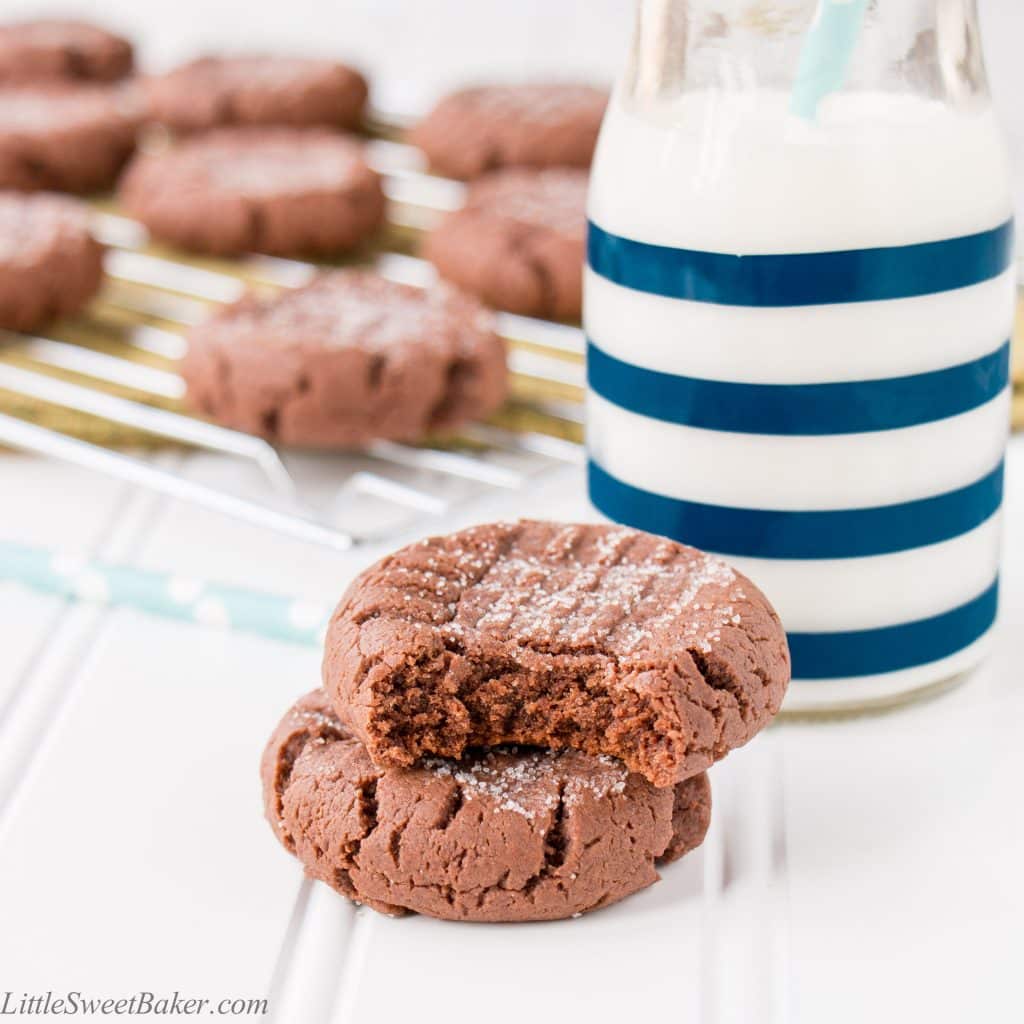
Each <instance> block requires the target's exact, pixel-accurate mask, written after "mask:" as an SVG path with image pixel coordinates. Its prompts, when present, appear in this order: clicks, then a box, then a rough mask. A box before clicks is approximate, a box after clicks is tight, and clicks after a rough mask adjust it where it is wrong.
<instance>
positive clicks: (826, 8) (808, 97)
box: [789, 0, 868, 121]
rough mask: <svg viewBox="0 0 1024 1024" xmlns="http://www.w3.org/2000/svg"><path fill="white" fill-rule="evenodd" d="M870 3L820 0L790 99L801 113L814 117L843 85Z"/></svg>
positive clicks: (804, 115) (791, 103)
mask: <svg viewBox="0 0 1024 1024" xmlns="http://www.w3.org/2000/svg"><path fill="white" fill-rule="evenodd" d="M867 6H868V0H820V3H819V5H818V12H817V14H816V15H815V18H814V24H813V25H812V26H811V29H810V31H809V32H808V33H807V38H806V39H805V40H804V48H803V52H802V53H801V54H800V68H799V70H798V71H797V76H796V84H795V85H794V86H793V95H792V97H791V99H790V106H789V109H790V110H791V111H792V112H793V113H794V114H796V115H797V117H802V118H805V119H806V120H808V121H813V120H814V119H815V117H816V116H817V113H818V104H819V103H820V102H821V101H822V100H823V99H824V98H825V97H826V96H827V95H828V94H829V93H831V92H836V91H837V90H839V89H841V88H842V87H843V83H844V82H845V81H846V74H847V72H848V71H849V69H850V61H851V59H852V58H853V51H854V50H855V49H856V47H857V40H858V38H859V37H860V31H861V28H862V27H863V25H864V14H865V11H866V10H867Z"/></svg>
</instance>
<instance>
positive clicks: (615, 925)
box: [332, 851, 703, 1024]
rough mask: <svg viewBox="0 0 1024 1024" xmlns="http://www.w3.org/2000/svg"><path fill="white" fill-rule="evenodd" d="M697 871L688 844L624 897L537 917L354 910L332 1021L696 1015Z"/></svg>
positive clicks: (699, 859)
mask: <svg viewBox="0 0 1024 1024" xmlns="http://www.w3.org/2000/svg"><path fill="white" fill-rule="evenodd" d="M702 874H703V855H702V853H701V852H699V851H698V852H696V853H694V854H693V855H691V856H690V857H687V858H685V859H684V860H683V861H681V862H679V863H677V864H675V865H671V866H669V867H667V868H666V869H665V870H664V872H663V878H662V881H661V882H660V883H658V884H657V885H655V886H653V887H652V888H650V889H647V890H645V891H644V892H642V893H640V894H638V895H637V896H635V897H633V898H632V899H630V900H627V901H625V902H623V903H620V904H616V905H615V906H613V907H609V908H608V909H606V910H603V911H599V912H597V913H594V914H591V915H588V916H585V917H583V918H579V919H577V920H568V921H560V922H551V923H547V924H518V925H506V926H487V925H467V924H452V923H448V922H440V921H434V920H432V919H430V918H426V917H408V918H400V919H390V918H387V917H384V916H382V915H380V914H376V913H374V912H373V911H371V910H368V909H366V908H363V909H361V910H360V911H359V912H358V915H357V924H356V931H355V934H354V936H353V938H352V940H351V950H350V952H349V956H350V957H353V958H358V959H357V960H356V962H355V967H354V969H352V970H350V971H348V972H346V974H345V976H344V978H343V983H342V992H341V994H340V999H339V1003H338V1005H337V1007H336V1010H335V1015H334V1017H333V1018H332V1020H333V1021H334V1022H335V1024H353V1022H358V1024H378V1022H379V1024H384V1022H390V1021H393V1020H400V1019H403V1018H406V1017H408V1018H409V1019H415V1020H417V1021H419V1022H422V1024H434V1022H437V1024H440V1022H450V1021H451V1020H452V1019H453V1014H455V1013H456V1012H458V1013H461V1014H467V1015H476V1014H479V1015H486V1018H487V1020H488V1022H490V1024H506V1022H508V1024H511V1022H520V1021H522V1020H523V1019H524V1017H525V1016H529V1017H534V1018H535V1019H538V1020H559V1019H564V1020H583V1019H587V1018H590V1019H592V1020H600V1021H611V1020H628V1019H633V1018H636V1019H642V1018H643V1017H644V1015H645V1014H646V1013H648V1012H649V1011H653V1010H655V1009H657V1010H658V1012H659V1013H664V1011H665V1009H666V1008H667V1007H671V1009H672V1014H673V1016H672V1019H673V1020H676V1021H696V1020H699V1019H700V1018H699V1016H698V1014H699V997H700V965H701V923H702V913H701V888H702ZM399 973H400V977H401V984H395V978H396V977H397V976H399ZM383 992H386V993H387V997H386V998H385V999H382V998H381V993H383ZM456 1004H457V1007H458V1011H456V1009H455V1006H456Z"/></svg>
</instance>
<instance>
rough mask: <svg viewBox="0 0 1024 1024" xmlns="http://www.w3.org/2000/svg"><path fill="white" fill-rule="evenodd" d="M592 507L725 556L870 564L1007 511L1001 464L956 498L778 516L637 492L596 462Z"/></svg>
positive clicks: (592, 475) (591, 474) (946, 537)
mask: <svg viewBox="0 0 1024 1024" xmlns="http://www.w3.org/2000/svg"><path fill="white" fill-rule="evenodd" d="M588 477H589V486H590V500H591V501H592V502H593V504H594V505H595V506H596V507H597V508H598V509H599V510H600V511H601V512H603V513H604V514H605V515H606V516H608V518H609V519H613V520H615V521H617V522H620V523H628V524H629V525H630V526H635V527H637V528H638V529H641V530H647V531H648V532H649V533H657V534H660V535H662V536H664V537H671V538H672V539H673V540H678V541H682V542H684V543H686V544H692V545H693V546H694V547H698V548H704V549H705V550H707V551H714V552H715V553H717V554H722V555H736V556H748V557H752V558H790V559H809V558H865V557H868V556H871V555H885V554H891V553H893V552H895V551H907V550H909V549H911V548H918V547H924V546H925V545H928V544H938V543H940V542H941V541H946V540H951V539H952V538H953V537H959V536H960V535H961V534H964V533H967V532H968V531H969V530H973V529H975V527H978V526H980V525H981V524H982V523H984V522H985V521H986V520H987V519H989V518H990V517H991V516H992V515H993V514H994V513H995V512H996V511H997V510H998V509H999V506H1000V505H1001V504H1002V500H1003V466H1002V463H1000V465H999V466H998V467H996V469H994V470H993V471H992V472H991V473H988V474H986V475H985V476H984V477H982V478H981V479H980V480H978V481H976V482H975V483H972V484H970V485H969V486H967V487H962V488H960V489H959V490H956V491H950V492H948V493H946V494H940V495H937V496H935V497H931V498H923V499H920V500H917V501H908V502H905V503H903V504H899V505H884V506H880V507H876V508H863V509H840V510H834V511H832V510H829V511H816V512H807V511H777V510H770V509H747V508H732V507H730V506H725V505H706V504H702V503H700V502H696V501H684V500H682V499H680V498H669V497H665V496H664V495H660V494H654V493H652V492H650V491H645V490H642V489H641V488H639V487H633V486H632V485H630V484H627V483H624V482H623V481H621V480H619V479H617V478H616V477H614V476H612V475H611V474H610V473H608V472H606V471H605V470H604V469H602V468H601V467H600V466H599V465H598V464H597V463H596V462H594V461H593V460H592V459H591V460H590V461H589V463H588Z"/></svg>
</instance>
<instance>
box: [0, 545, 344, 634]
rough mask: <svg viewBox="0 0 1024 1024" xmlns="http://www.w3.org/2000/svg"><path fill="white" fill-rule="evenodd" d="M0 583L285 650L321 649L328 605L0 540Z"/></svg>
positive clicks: (329, 607)
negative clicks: (257, 639)
mask: <svg viewBox="0 0 1024 1024" xmlns="http://www.w3.org/2000/svg"><path fill="white" fill-rule="evenodd" d="M0 580H9V581H13V582H17V583H20V584H23V585H24V586H28V587H31V588H32V589H34V590H39V591H42V592H44V593H47V594H56V595H59V596H61V597H65V598H70V599H72V600H78V601H87V602H91V603H94V604H105V605H121V606H124V607H128V608H135V609H138V610H140V611H145V612H149V613H150V614H153V615H159V616H162V617H164V618H169V619H178V620H180V621H183V622H192V623H195V624H196V625H200V626H210V627H215V628H219V629H237V630H243V631H246V632H250V633H258V634H260V635H261V636H267V637H272V638H273V639H275V640H285V641H288V642H289V643H297V644H304V645H316V644H321V643H322V642H323V636H324V631H325V630H326V627H327V622H328V619H329V618H330V614H331V611H332V606H331V604H330V603H329V602H321V601H305V600H301V599H298V598H294V597H284V596H281V595H278V594H268V593H263V592H261V591H257V590H249V589H246V588H242V587H231V586H226V585H224V584H219V583H211V582H209V581H207V580H198V579H193V578H191V577H185V576H180V575H177V574H174V573H165V572H152V571H149V570H145V569H137V568H133V567H129V566H123V565H113V564H110V563H103V562H97V561H94V560H91V559H87V558H83V557H81V556H80V555H77V554H72V553H65V552H60V551H53V550H49V549H47V548H39V547H31V546H28V545H25V544H18V543H15V542H10V541H0Z"/></svg>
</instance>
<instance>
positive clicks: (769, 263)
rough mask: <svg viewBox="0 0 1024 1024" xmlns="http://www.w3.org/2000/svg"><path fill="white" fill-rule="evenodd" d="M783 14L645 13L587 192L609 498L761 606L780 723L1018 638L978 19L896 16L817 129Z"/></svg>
mask: <svg viewBox="0 0 1024 1024" xmlns="http://www.w3.org/2000/svg"><path fill="white" fill-rule="evenodd" d="M825 2H837V0H825ZM767 6H769V7H770V6H771V5H767ZM747 8H750V9H751V10H750V11H748V10H747ZM765 8H766V5H765V4H764V3H759V4H752V3H746V2H742V0H734V2H731V3H728V2H722V0H720V2H707V3H703V2H695V0H643V2H642V3H641V6H640V15H639V21H638V31H637V37H636V42H635V47H634V54H633V59H632V61H631V63H630V65H629V67H628V68H627V71H626V74H625V76H624V78H623V81H622V82H621V83H620V85H619V88H618V89H617V91H616V94H615V96H614V98H613V100H612V103H611V105H610V107H609V111H608V114H607V117H606V121H605V125H604V129H603V131H602V135H601V141H600V144H599V146H598V151H597V155H596V159H595V164H594V168H593V173H592V181H591V194H590V205H589V217H590V222H591V223H590V231H589V240H588V268H587V277H586V292H585V308H584V326H585V329H586V332H587V336H588V381H589V394H588V403H589V405H588V449H589V458H590V464H589V472H590V494H591V500H592V501H593V503H594V505H595V506H596V507H597V508H598V509H599V510H600V511H601V512H603V513H604V514H605V515H607V516H609V517H610V518H612V519H615V520H618V521H621V522H626V523H629V524H631V525H634V526H638V527H641V528H643V529H647V530H651V531H653V532H656V533H661V534H666V535H668V536H672V537H675V538H677V539H679V540H682V541H685V542H687V543H690V544H693V545H695V546H697V547H701V548H704V549H706V550H709V551H713V552H716V553H719V554H721V555H723V556H724V557H725V558H727V559H728V560H729V561H730V562H732V563H733V564H735V565H736V566H737V567H738V568H740V569H741V570H742V571H743V572H745V573H747V574H748V575H749V576H750V577H751V578H753V579H754V580H755V582H757V583H758V584H759V585H760V586H761V587H762V588H763V589H764V590H765V592H766V593H767V594H768V596H769V597H770V598H771V599H772V601H773V602H774V604H775V605H776V607H777V608H778V610H779V612H780V614H781V616H782V619H783V622H784V624H785V625H786V628H787V630H788V632H789V636H790V644H791V648H792V653H793V662H794V684H793V686H792V688H791V692H790V696H789V698H788V699H787V709H789V710H798V709H814V708H832V707H840V706H860V705H865V704H871V703H876V702H888V701H891V700H893V699H896V698H898V697H899V696H901V695H904V694H907V693H911V692H915V691H918V690H924V689H928V688H931V687H933V686H935V685H936V684H939V683H941V682H943V681H945V680H948V679H950V678H952V677H955V676H957V675H958V674H960V673H962V672H963V671H965V670H967V669H969V668H971V667H972V666H973V665H975V664H976V663H977V662H978V661H979V660H980V658H981V657H982V656H983V654H984V651H985V647H986V643H987V641H988V639H989V636H990V632H991V628H992V626H993V624H994V621H995V619H996V611H997V592H998V573H999V539H1000V522H999V511H1000V506H1001V500H1002V463H1003V452H1004V448H1005V441H1006V434H1007V429H1008V420H1009V336H1010V333H1011V327H1012V322H1013V307H1014V301H1015V269H1014V265H1013V256H1012V250H1013V226H1012V205H1011V199H1010V194H1011V193H1010V185H1009V177H1008V171H1007V166H1006V159H1005V155H1004V150H1003V146H1002V141H1001V136H1000V133H999V130H998V127H997V125H996V123H995V120H994V117H993V114H992V112H991V109H990V107H989V103H988V98H987V91H986V86H985V82H984V71H983V65H982V62H981V58H980V54H979V53H978V51H977V49H976V47H977V26H976V23H975V15H974V10H973V4H972V3H971V2H970V0H955V3H947V2H944V0H943V2H939V0H879V2H878V3H877V4H875V5H874V6H873V7H872V8H871V9H870V10H868V12H867V21H866V23H865V24H864V26H863V31H862V34H861V35H860V37H859V41H858V45H857V49H856V50H855V51H854V53H853V56H852V59H851V61H850V64H849V67H848V68H847V69H846V70H847V77H846V82H845V85H844V86H843V88H841V89H839V90H838V91H835V92H833V93H831V94H830V95H828V96H827V97H826V98H825V99H823V100H822V101H821V103H820V104H819V105H818V107H817V111H816V115H815V117H814V118H813V119H807V118H802V117H798V116H796V115H794V114H793V113H792V81H793V78H794V76H795V75H796V70H797V67H798V66H799V63H800V49H801V45H802V41H803V39H804V36H805V33H806V30H807V28H808V26H809V25H810V24H811V20H812V18H813V15H814V12H815V4H814V3H811V2H808V3H806V4H804V5H803V6H802V7H801V5H800V4H794V3H791V2H787V3H786V4H784V5H781V4H780V9H779V11H778V12H776V13H777V17H776V18H775V19H774V20H773V19H772V18H768V17H765V18H764V20H761V21H759V20H758V19H757V18H756V17H754V13H757V12H760V14H761V15H764V14H765ZM783 8H784V10H783ZM752 12H753V13H752ZM768 13H771V12H768Z"/></svg>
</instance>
